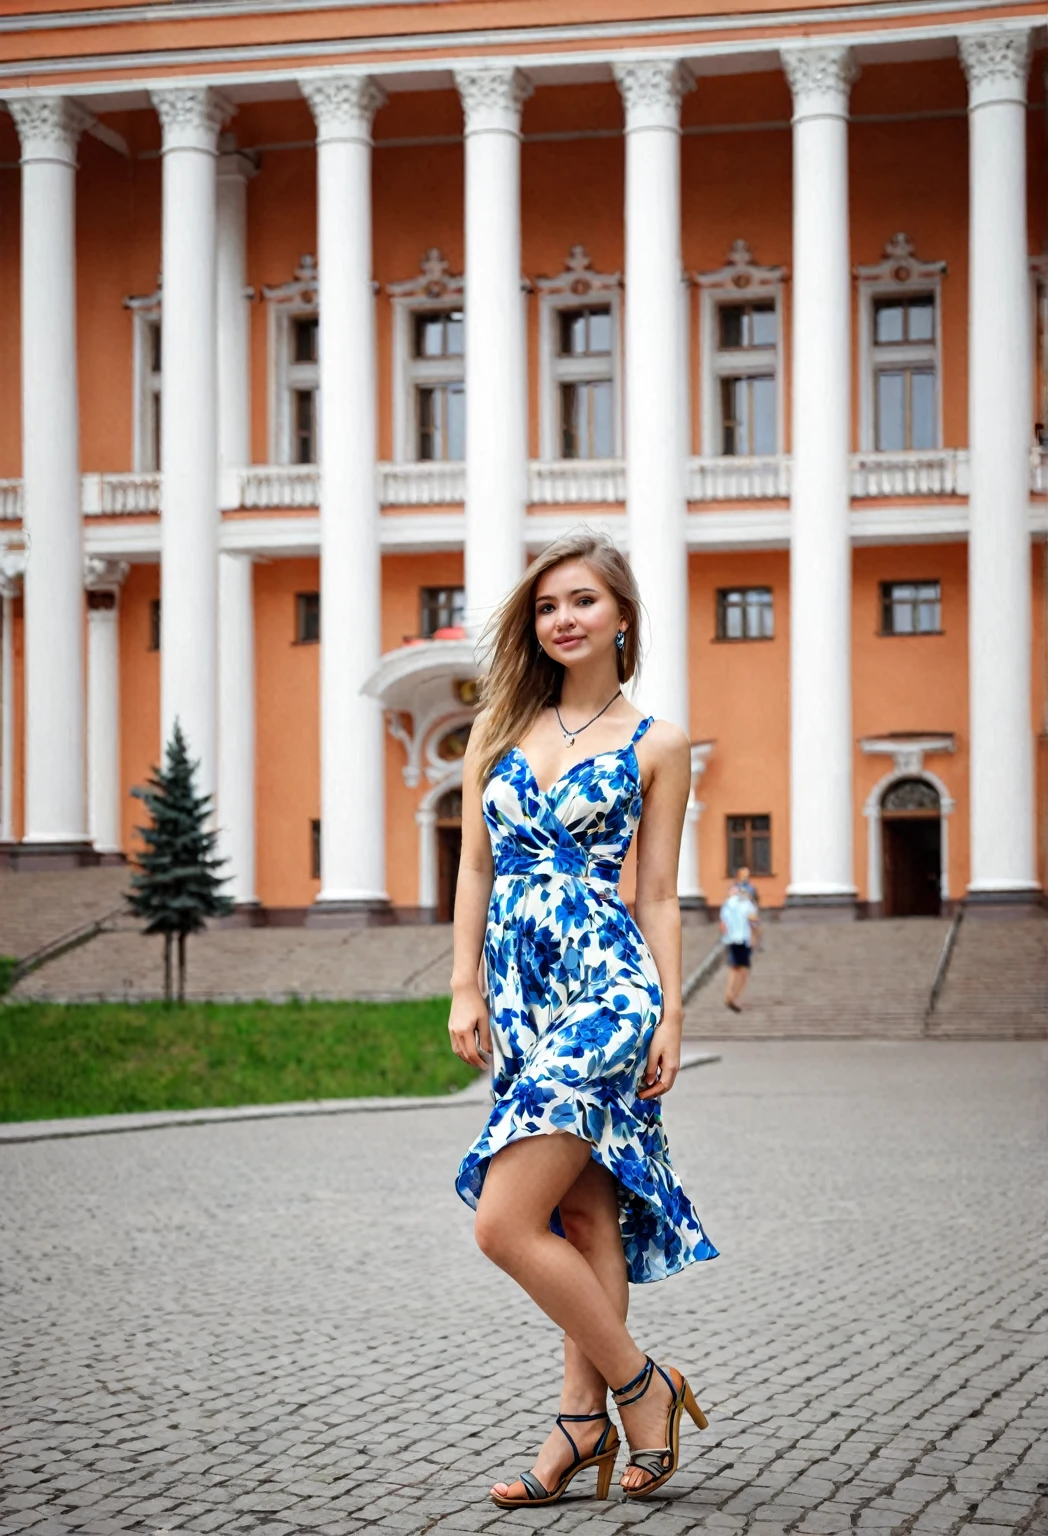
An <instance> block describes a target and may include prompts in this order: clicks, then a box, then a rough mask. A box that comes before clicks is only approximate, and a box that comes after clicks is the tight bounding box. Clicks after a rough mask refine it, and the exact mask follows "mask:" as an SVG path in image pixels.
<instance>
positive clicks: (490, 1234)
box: [473, 1203, 512, 1267]
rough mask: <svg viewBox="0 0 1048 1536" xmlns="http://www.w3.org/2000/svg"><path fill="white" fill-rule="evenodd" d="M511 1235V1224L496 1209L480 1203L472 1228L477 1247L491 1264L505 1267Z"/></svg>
mask: <svg viewBox="0 0 1048 1536" xmlns="http://www.w3.org/2000/svg"><path fill="white" fill-rule="evenodd" d="M511 1235H512V1223H511V1222H510V1221H509V1220H508V1219H507V1218H506V1216H504V1215H503V1213H502V1212H501V1211H499V1210H497V1209H493V1208H491V1207H488V1206H485V1205H484V1204H483V1203H481V1206H480V1208H479V1210H478V1211H477V1219H476V1222H475V1223H474V1227H473V1236H474V1237H475V1239H476V1243H477V1247H478V1248H479V1249H480V1251H481V1253H482V1254H484V1256H485V1258H488V1259H490V1260H491V1262H492V1263H493V1264H498V1265H499V1266H500V1267H505V1261H506V1259H507V1258H508V1255H509V1250H510V1242H511Z"/></svg>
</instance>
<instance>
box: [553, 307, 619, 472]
mask: <svg viewBox="0 0 1048 1536" xmlns="http://www.w3.org/2000/svg"><path fill="white" fill-rule="evenodd" d="M548 323H549V324H550V325H551V326H552V327H553V330H552V333H551V338H550V339H551V358H550V366H551V369H552V387H553V394H552V398H551V401H550V405H551V408H552V409H553V411H554V412H555V417H554V425H555V430H556V438H555V441H554V443H552V444H551V445H550V451H551V452H552V453H554V454H559V456H560V457H561V458H562V459H611V458H614V457H615V453H616V450H617V443H616V407H615V353H616V343H615V314H614V312H613V310H612V306H611V305H610V304H587V305H582V306H579V307H577V308H576V307H575V306H572V307H571V308H567V309H561V308H557V307H555V308H554V309H553V311H552V313H551V315H550V319H549V322H548Z"/></svg>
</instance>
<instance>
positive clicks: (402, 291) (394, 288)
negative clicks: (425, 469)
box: [386, 246, 469, 464]
mask: <svg viewBox="0 0 1048 1536" xmlns="http://www.w3.org/2000/svg"><path fill="white" fill-rule="evenodd" d="M386 292H387V294H388V295H389V300H390V304H391V305H392V309H393V462H394V463H395V464H464V463H465V452H466V450H465V443H464V444H463V456H462V458H461V459H423V458H420V457H419V452H418V446H419V443H418V406H417V399H418V396H417V392H418V389H419V388H420V386H422V387H424V386H425V385H427V384H431V385H435V386H439V385H441V384H462V385H463V388H465V383H466V348H467V347H468V345H469V320H468V316H467V314H466V303H465V283H464V280H463V278H462V277H461V276H453V275H452V274H451V272H450V268H449V264H448V262H447V261H446V260H445V258H444V256H443V254H442V252H441V251H440V250H439V249H438V248H437V247H435V246H434V247H431V248H430V250H428V251H427V252H426V254H425V255H424V256H423V258H422V263H421V272H420V275H419V276H418V277H413V278H409V279H408V280H407V281H406V282H398V283H388V284H387V285H386ZM456 309H458V310H461V311H462V318H463V332H462V337H463V341H462V355H461V356H460V357H457V358H453V357H434V358H418V357H416V356H415V318H416V316H417V315H420V314H426V313H448V312H450V311H452V310H456ZM467 409H468V403H467Z"/></svg>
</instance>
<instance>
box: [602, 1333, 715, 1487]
mask: <svg viewBox="0 0 1048 1536" xmlns="http://www.w3.org/2000/svg"><path fill="white" fill-rule="evenodd" d="M656 1371H658V1373H659V1375H660V1376H661V1377H662V1379H663V1381H664V1382H665V1383H666V1385H667V1387H668V1388H669V1389H670V1394H671V1402H670V1407H669V1413H668V1414H667V1416H666V1444H665V1445H664V1446H662V1447H661V1448H660V1449H659V1450H633V1448H632V1447H631V1448H630V1459H629V1461H628V1462H627V1463H626V1470H627V1472H628V1471H629V1469H630V1467H636V1468H637V1469H638V1470H639V1471H641V1472H643V1473H645V1475H646V1476H647V1479H648V1481H647V1482H646V1483H641V1485H640V1486H639V1487H638V1488H627V1489H626V1490H625V1493H626V1497H627V1498H628V1499H646V1498H648V1496H649V1495H650V1494H653V1493H654V1492H655V1490H656V1489H657V1488H661V1487H662V1485H663V1484H664V1483H668V1482H669V1480H670V1478H671V1477H672V1476H673V1474H674V1472H676V1470H677V1465H678V1462H679V1460H680V1421H681V1419H682V1418H683V1417H684V1414H685V1413H688V1414H689V1415H690V1417H691V1418H692V1419H693V1420H694V1422H695V1423H696V1424H697V1425H698V1427H699V1429H705V1428H706V1415H705V1414H704V1413H703V1411H702V1409H701V1408H700V1407H699V1405H698V1403H697V1402H696V1401H695V1395H694V1393H693V1392H692V1390H691V1388H690V1387H689V1386H688V1383H687V1382H686V1381H685V1379H684V1377H683V1376H682V1375H681V1373H680V1371H675V1370H673V1368H672V1367H670V1368H668V1369H667V1370H663V1368H662V1366H661V1365H656V1364H655V1362H654V1360H652V1359H650V1358H649V1359H648V1361H647V1363H646V1364H645V1366H644V1369H643V1370H642V1371H640V1372H639V1373H638V1374H637V1375H636V1376H635V1377H634V1378H633V1380H632V1381H630V1382H627V1383H626V1385H625V1386H624V1387H619V1388H617V1389H615V1390H613V1392H612V1396H613V1397H614V1398H615V1400H616V1404H617V1406H618V1407H619V1409H622V1408H629V1407H631V1405H632V1404H633V1403H636V1402H639V1401H640V1399H641V1398H642V1397H643V1396H644V1394H645V1392H647V1390H648V1388H649V1387H650V1386H651V1383H652V1379H653V1378H654V1375H655V1372H656Z"/></svg>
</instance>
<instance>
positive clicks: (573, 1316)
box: [476, 1134, 670, 1446]
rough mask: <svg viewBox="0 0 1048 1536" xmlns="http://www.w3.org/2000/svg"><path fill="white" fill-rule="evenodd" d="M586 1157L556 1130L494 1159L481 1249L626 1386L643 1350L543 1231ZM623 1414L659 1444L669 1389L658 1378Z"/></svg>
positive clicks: (580, 1264)
mask: <svg viewBox="0 0 1048 1536" xmlns="http://www.w3.org/2000/svg"><path fill="white" fill-rule="evenodd" d="M589 1157H590V1149H589V1144H588V1142H585V1141H582V1140H581V1139H580V1138H579V1137H576V1136H571V1135H566V1134H554V1135H549V1136H546V1135H543V1136H534V1137H532V1138H531V1139H530V1140H528V1141H519V1142H514V1143H513V1145H512V1146H509V1147H504V1148H503V1150H502V1151H501V1152H499V1153H497V1154H496V1155H495V1157H494V1158H492V1161H491V1166H490V1167H489V1169H488V1173H487V1178H486V1179H485V1181H484V1189H483V1192H482V1193H481V1197H480V1205H479V1207H478V1210H477V1223H476V1237H477V1243H478V1245H479V1246H480V1248H481V1250H482V1252H484V1253H485V1254H487V1256H488V1258H489V1259H491V1261H492V1262H493V1263H494V1264H497V1265H498V1266H499V1268H500V1269H504V1270H505V1271H506V1273H507V1274H509V1275H511V1276H512V1277H513V1279H514V1280H516V1282H517V1284H518V1285H519V1286H521V1287H522V1289H523V1290H525V1291H527V1293H528V1295H529V1296H530V1297H531V1298H532V1300H533V1301H535V1302H536V1303H537V1304H538V1306H540V1307H541V1308H542V1310H543V1312H545V1314H546V1316H547V1317H549V1318H551V1319H552V1321H553V1322H555V1323H556V1324H557V1325H558V1326H559V1327H561V1328H563V1330H564V1332H565V1333H566V1334H568V1335H569V1337H570V1338H571V1339H572V1340H573V1341H574V1342H575V1343H576V1344H577V1345H578V1347H579V1349H580V1350H581V1352H582V1353H583V1354H584V1355H585V1356H586V1358H587V1359H588V1360H589V1362H590V1364H591V1365H592V1366H594V1367H595V1369H596V1370H597V1371H598V1372H599V1373H600V1375H601V1376H602V1377H603V1378H604V1380H605V1381H606V1382H610V1383H612V1384H613V1385H615V1384H617V1385H620V1386H621V1385H624V1384H625V1383H626V1382H628V1381H632V1379H633V1378H634V1377H635V1376H636V1375H637V1374H638V1372H640V1371H641V1370H643V1368H644V1362H645V1356H644V1355H643V1353H642V1352H641V1351H640V1350H639V1349H638V1348H637V1346H636V1344H635V1343H634V1342H633V1340H632V1339H631V1338H630V1335H629V1333H628V1332H627V1330H626V1324H625V1322H624V1320H623V1318H622V1315H621V1310H620V1308H619V1306H617V1305H616V1304H615V1302H614V1301H612V1299H611V1298H610V1297H609V1296H608V1294H607V1292H606V1291H605V1289H604V1287H603V1285H602V1284H601V1282H600V1280H599V1279H598V1278H597V1276H596V1274H595V1273H594V1272H593V1270H592V1269H591V1268H590V1266H589V1265H588V1264H587V1262H586V1260H585V1259H584V1258H583V1256H582V1254H581V1253H579V1252H578V1250H577V1249H576V1248H575V1247H573V1245H572V1244H571V1243H570V1242H565V1241H564V1239H563V1238H560V1237H557V1236H556V1235H555V1234H554V1233H552V1232H551V1231H550V1229H549V1219H550V1215H551V1213H552V1211H553V1208H554V1206H557V1205H559V1204H560V1202H561V1200H563V1199H564V1197H565V1195H566V1194H567V1192H568V1190H569V1189H570V1188H571V1186H572V1185H573V1184H574V1183H575V1180H576V1179H577V1178H578V1176H579V1174H580V1173H581V1172H582V1171H583V1169H584V1168H585V1166H586V1164H587V1162H588V1161H589ZM657 1380H658V1383H659V1384H658V1385H656V1384H655V1382H653V1383H652V1387H651V1389H650V1390H649V1391H648V1392H647V1393H645V1395H644V1397H642V1398H641V1399H640V1400H639V1401H638V1402H637V1403H635V1404H634V1405H632V1406H631V1407H630V1408H628V1409H627V1410H626V1411H625V1413H624V1415H623V1423H624V1424H625V1426H626V1429H627V1432H628V1434H629V1438H630V1443H631V1444H632V1445H637V1446H661V1445H663V1444H664V1443H665V1438H666V1414H667V1408H668V1404H669V1401H670V1397H669V1392H668V1390H667V1388H666V1387H665V1384H664V1383H662V1381H661V1378H657Z"/></svg>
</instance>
